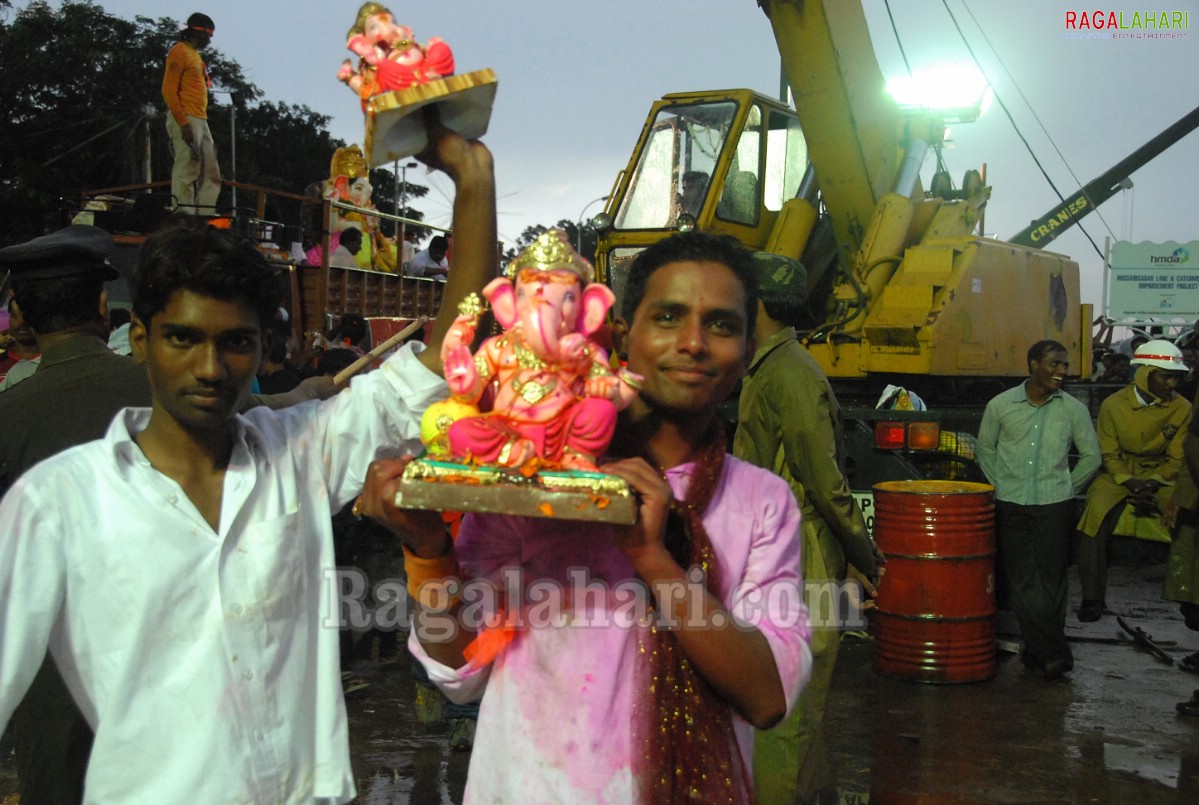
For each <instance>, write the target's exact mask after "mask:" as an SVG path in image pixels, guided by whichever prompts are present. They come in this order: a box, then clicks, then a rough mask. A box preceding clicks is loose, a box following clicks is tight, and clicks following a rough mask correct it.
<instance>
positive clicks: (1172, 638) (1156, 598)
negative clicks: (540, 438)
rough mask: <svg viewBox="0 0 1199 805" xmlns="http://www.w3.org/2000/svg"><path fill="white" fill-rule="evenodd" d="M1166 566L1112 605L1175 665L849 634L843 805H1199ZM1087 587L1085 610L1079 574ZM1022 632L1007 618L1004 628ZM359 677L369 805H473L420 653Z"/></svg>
mask: <svg viewBox="0 0 1199 805" xmlns="http://www.w3.org/2000/svg"><path fill="white" fill-rule="evenodd" d="M1163 560H1164V557H1162V555H1161V554H1160V553H1158V554H1156V555H1154V556H1151V557H1148V558H1145V557H1141V558H1139V559H1138V558H1134V560H1133V562H1132V563H1131V564H1125V565H1123V566H1119V567H1114V568H1112V571H1111V583H1110V588H1109V591H1108V605H1109V609H1110V610H1112V611H1113V612H1114V613H1119V614H1122V615H1123V616H1124V617H1125V619H1126V621H1128V622H1129V623H1130V625H1136V626H1141V627H1142V628H1143V629H1144V630H1145V631H1146V632H1148V633H1149V634H1151V635H1152V636H1153V637H1154V638H1155V640H1157V641H1158V642H1159V643H1161V644H1163V646H1164V648H1165V649H1166V651H1167V652H1168V653H1169V654H1170V656H1171V657H1172V658H1173V659H1174V663H1173V664H1171V665H1167V664H1166V663H1165V662H1163V661H1162V660H1159V659H1157V658H1155V657H1154V656H1152V655H1151V654H1149V653H1148V652H1146V651H1145V650H1143V649H1141V648H1138V647H1137V646H1136V645H1135V644H1134V643H1133V641H1132V640H1131V638H1129V637H1128V636H1127V635H1125V634H1124V633H1123V632H1122V631H1121V630H1120V628H1119V626H1118V625H1117V623H1116V619H1115V615H1114V614H1109V615H1106V616H1105V617H1104V618H1103V619H1102V620H1101V621H1099V622H1097V623H1091V624H1080V623H1079V622H1078V621H1077V619H1076V618H1075V617H1074V616H1073V614H1071V616H1070V617H1069V619H1068V634H1069V636H1070V638H1071V640H1072V645H1073V649H1074V656H1075V667H1074V670H1073V672H1071V673H1070V674H1069V675H1068V676H1067V677H1066V678H1064V679H1061V680H1056V681H1052V682H1051V681H1046V680H1044V679H1041V678H1037V677H1033V676H1030V675H1028V674H1026V673H1025V672H1024V670H1023V667H1022V666H1021V664H1020V661H1019V659H1018V658H1017V657H1016V656H1015V655H1014V654H1009V653H1004V652H1001V653H1000V658H999V663H998V673H997V674H996V676H995V677H994V678H993V679H990V680H988V681H985V682H976V683H969V684H956V685H929V684H921V683H916V682H907V681H901V680H895V679H889V678H886V677H883V676H881V675H879V674H878V673H876V672H875V671H874V669H873V665H872V643H871V642H870V641H869V640H866V641H861V640H847V641H846V642H845V643H844V644H843V646H842V651H841V655H840V659H839V661H838V665H837V678H836V680H835V682H834V686H833V691H832V694H831V697H830V701H829V713H828V732H829V735H830V740H831V745H832V750H833V759H834V763H835V766H836V773H837V783H838V787H839V790H840V798H841V802H843V803H866V802H871V803H883V804H884V805H889V804H890V803H901V804H902V803H929V804H931V805H943V804H945V805H948V804H950V803H1136V805H1157V804H1158V803H1197V802H1199V717H1195V716H1183V715H1178V714H1176V713H1175V710H1174V705H1175V703H1176V702H1180V701H1183V700H1186V699H1189V698H1190V697H1191V694H1192V692H1193V691H1194V690H1196V689H1197V688H1199V675H1195V674H1189V673H1186V672H1183V671H1181V670H1180V669H1179V668H1178V666H1177V660H1179V659H1181V658H1182V657H1184V656H1186V655H1187V654H1189V653H1191V652H1192V651H1195V650H1197V649H1199V633H1195V632H1189V631H1188V630H1187V629H1186V628H1185V626H1184V625H1183V623H1182V620H1181V617H1180V616H1179V615H1178V612H1177V607H1176V606H1175V605H1174V604H1171V603H1168V602H1165V601H1161V600H1160V590H1161V582H1162V576H1163V573H1164V564H1163V563H1162V562H1163ZM1072 586H1073V588H1074V590H1075V594H1074V600H1073V601H1072V607H1073V606H1076V605H1077V578H1076V577H1074V576H1073V574H1072ZM1071 612H1072V613H1073V609H1072V610H1071ZM1010 623H1011V619H1010V618H1009V617H1005V616H1004V615H1003V614H1001V617H1000V621H999V624H1000V631H1001V633H1003V632H1006V631H1008V630H1007V628H1006V627H1007V625H1008V624H1010ZM1001 643H1007V644H1009V645H1011V646H1014V645H1015V640H1014V639H1013V638H1011V637H1010V636H1005V635H1003V634H1001ZM351 669H352V670H353V671H354V672H355V673H356V674H358V675H359V676H361V677H362V678H364V679H365V680H366V681H368V682H370V685H369V687H367V688H365V689H364V690H362V691H360V692H359V693H356V694H353V695H352V696H351V697H350V699H349V700H348V708H349V712H350V735H351V743H352V754H353V759H354V772H355V775H356V777H357V780H358V790H359V798H358V802H360V803H369V804H370V805H390V804H391V803H396V804H397V805H398V804H399V803H415V804H416V805H426V803H428V804H430V805H442V804H450V803H459V802H461V800H462V787H463V784H464V782H465V777H466V770H467V765H468V763H469V752H453V751H451V750H450V748H449V727H448V725H447V724H444V723H435V724H430V725H426V724H422V723H420V722H419V721H418V720H417V717H416V709H415V705H414V701H415V684H414V682H413V680H412V678H411V676H410V675H409V672H408V662H407V657H402V659H401V660H400V661H398V662H392V663H381V662H378V661H370V660H367V661H360V662H356V663H354V664H353V665H352V666H351ZM14 790H15V781H14V779H13V774H12V764H11V761H10V760H9V759H3V760H0V800H3V799H4V797H5V795H7V794H11V792H13V791H14ZM534 805H535V804H534ZM762 805H774V804H773V803H762Z"/></svg>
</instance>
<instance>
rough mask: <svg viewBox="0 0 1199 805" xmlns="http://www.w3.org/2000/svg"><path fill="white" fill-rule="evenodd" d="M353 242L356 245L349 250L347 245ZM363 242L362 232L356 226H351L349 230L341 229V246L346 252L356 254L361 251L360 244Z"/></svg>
mask: <svg viewBox="0 0 1199 805" xmlns="http://www.w3.org/2000/svg"><path fill="white" fill-rule="evenodd" d="M354 240H357V241H358V245H357V246H356V247H355V248H353V249H351V248H350V247H349V245H348V243H352V242H353V241H354ZM364 240H365V238H363V236H362V230H361V229H359V228H358V227H356V226H352V227H350V228H349V229H343V230H342V232H341V241H340V243H341V245H342V246H345V247H346V251H348V252H351V253H353V254H357V253H358V252H359V251H361V250H362V243H363V241H364Z"/></svg>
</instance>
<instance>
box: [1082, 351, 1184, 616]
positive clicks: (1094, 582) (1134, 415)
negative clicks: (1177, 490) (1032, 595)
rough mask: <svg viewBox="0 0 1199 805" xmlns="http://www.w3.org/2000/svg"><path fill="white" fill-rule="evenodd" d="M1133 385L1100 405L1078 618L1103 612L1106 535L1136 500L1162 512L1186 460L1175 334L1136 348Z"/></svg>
mask: <svg viewBox="0 0 1199 805" xmlns="http://www.w3.org/2000/svg"><path fill="white" fill-rule="evenodd" d="M1132 364H1133V365H1134V366H1136V367H1137V370H1136V375H1135V376H1134V377H1133V382H1132V384H1131V385H1128V386H1125V387H1124V388H1122V389H1120V391H1117V392H1116V393H1115V394H1113V395H1112V396H1110V397H1108V398H1107V399H1106V400H1104V401H1103V405H1102V406H1100V408H1099V424H1098V429H1097V430H1098V433H1099V452H1100V454H1101V455H1102V457H1103V468H1102V469H1101V470H1100V472H1099V474H1098V475H1096V476H1095V480H1094V481H1093V482H1092V483H1091V487H1090V489H1088V490H1087V503H1086V508H1085V509H1084V510H1083V513H1082V519H1081V520H1080V521H1079V523H1078V531H1079V532H1080V536H1079V540H1078V542H1079V547H1078V575H1079V578H1080V580H1081V581H1082V599H1083V600H1082V605H1081V606H1080V607H1079V609H1078V619H1079V620H1080V621H1084V622H1088V621H1097V620H1099V619H1100V618H1101V617H1103V610H1104V596H1105V594H1106V592H1107V541H1108V538H1109V537H1110V536H1111V534H1112V531H1113V529H1114V528H1115V526H1116V522H1117V520H1118V519H1119V517H1120V515H1121V514H1122V513H1123V511H1124V504H1125V502H1128V503H1130V504H1131V505H1132V506H1133V508H1134V509H1135V511H1136V513H1137V514H1138V515H1141V516H1152V515H1155V514H1160V513H1162V512H1164V511H1165V510H1166V508H1167V506H1169V504H1170V502H1171V498H1172V497H1173V495H1174V485H1175V481H1176V480H1177V479H1178V472H1179V470H1180V469H1181V468H1182V455H1183V447H1182V445H1183V438H1184V437H1185V436H1186V430H1187V426H1188V425H1189V424H1190V422H1191V405H1190V402H1189V401H1187V400H1184V399H1182V398H1181V397H1179V396H1178V395H1177V394H1175V393H1174V386H1175V384H1177V382H1178V380H1179V379H1180V378H1181V377H1182V374H1183V372H1184V371H1185V368H1186V367H1185V366H1184V365H1183V363H1182V353H1181V352H1180V351H1179V349H1178V347H1176V346H1175V345H1174V344H1172V343H1170V342H1169V341H1161V340H1157V341H1148V342H1146V343H1144V344H1142V345H1141V346H1140V347H1138V348H1137V351H1136V354H1135V355H1134V356H1133V359H1132Z"/></svg>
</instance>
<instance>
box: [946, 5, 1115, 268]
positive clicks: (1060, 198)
mask: <svg viewBox="0 0 1199 805" xmlns="http://www.w3.org/2000/svg"><path fill="white" fill-rule="evenodd" d="M941 4H942V5H943V6H945V13H947V14H948V15H949V19H950V20H951V21H952V22H953V27H954V28H956V29H957V32H958V36H959V37H960V38H961V40H962V44H963V45H965V47H966V52H968V53H969V54H970V58H971V59H973V60H974V64H975V66H976V67H978V70H979V72H981V73H982V74H983V77H984V78H986V79H987V83H988V84H991V85H992V92H994V85H993V82H991V79H990V78H989V77H988V76H987V71H986V70H985V69H984V68H983V65H982V62H980V61H979V59H978V56H977V55H975V53H974V48H972V47H970V43H969V42H968V41H966V35H965V34H964V33H962V27H961V26H960V25H958V20H957V17H955V16H954V14H953V11H952V10H950V8H949V0H941ZM962 7H963V8H965V9H966V12H967V13H969V14H970V18H971V19H972V20H974V24H975V26H977V27H978V28H979V30H980V31H981V30H982V26H979V25H978V20H977V19H974V14H973V12H971V11H970V8H969V6H967V5H966V0H962ZM983 39H984V40H985V41H986V42H987V46H988V47H990V48H991V51H992V52H996V51H995V48H994V46H992V45H991V42H990V41H989V40H987V38H986V34H983ZM996 57H997V58H998V53H996ZM1000 64H1002V61H1001V62H1000ZM1003 69H1004V71H1005V72H1006V71H1007V67H1004V68H1003ZM1008 76H1009V77H1011V73H1010V72H1009V73H1008ZM1012 85H1013V86H1016V82H1015V80H1013V81H1012ZM1016 91H1017V93H1019V94H1020V97H1021V98H1022V99H1024V102H1025V104H1026V105H1028V107H1029V109H1030V110H1031V109H1032V106H1031V105H1029V104H1028V100H1027V98H1024V94H1023V93H1020V91H1019V87H1018V86H1017V90H1016ZM994 95H995V102H996V103H997V104H999V108H1000V109H1002V110H1003V113H1004V114H1005V115H1007V119H1008V122H1009V123H1011V124H1012V129H1013V130H1014V131H1015V132H1016V136H1017V137H1019V138H1020V142H1022V143H1024V147H1025V148H1026V149H1027V150H1028V155H1029V156H1030V157H1032V161H1033V163H1034V164H1036V166H1037V169H1038V170H1039V171H1041V175H1042V176H1044V177H1045V181H1046V182H1047V183H1048V184H1049V187H1050V188H1051V189H1052V190H1053V192H1054V193H1055V194H1056V195H1057V198H1058V201H1065V200H1066V199H1065V197H1064V196H1063V195H1062V193H1061V191H1060V190H1058V189H1057V185H1055V184H1054V183H1053V179H1051V178H1050V177H1049V173H1048V172H1047V171H1046V170H1045V166H1044V165H1042V164H1041V160H1039V159H1038V158H1037V155H1036V153H1035V152H1034V151H1033V149H1032V145H1031V144H1030V143H1029V142H1028V139H1027V138H1026V137H1025V136H1024V132H1022V131H1021V130H1020V127H1019V126H1018V125H1016V120H1015V118H1013V117H1012V112H1011V110H1010V109H1008V106H1007V104H1006V103H1004V102H1003V99H1002V98H1001V97H1000V96H999V93H998V92H994ZM1033 117H1034V118H1036V112H1035V111H1034V112H1033ZM1040 122H1041V121H1040V120H1039V119H1038V120H1037V123H1038V124H1040ZM1041 130H1042V131H1045V127H1044V126H1043V125H1042V126H1041ZM1045 136H1046V137H1049V141H1050V142H1051V143H1052V142H1053V138H1052V137H1050V136H1049V132H1048V131H1045ZM1054 149H1055V150H1057V146H1056V145H1054ZM1057 153H1058V156H1059V157H1062V153H1061V151H1058V152H1057ZM1062 161H1063V162H1065V157H1062ZM1069 167H1070V166H1069V164H1067V165H1066V168H1067V170H1069ZM1070 175H1071V176H1074V172H1073V171H1071V172H1070ZM1075 181H1078V179H1077V177H1075ZM1081 184H1082V183H1081V182H1079V185H1081ZM1100 220H1103V219H1102V216H1101V217H1100ZM1103 224H1104V226H1107V221H1104V222H1103ZM1077 226H1078V228H1079V230H1080V231H1081V232H1082V233H1083V234H1084V235H1086V238H1087V240H1088V241H1090V243H1091V247H1092V248H1093V249H1095V254H1097V255H1099V257H1100V259H1106V258H1105V257H1104V254H1103V250H1102V249H1100V248H1099V246H1098V244H1096V243H1095V241H1094V239H1093V238H1092V237H1091V234H1090V233H1089V232H1087V230H1086V229H1084V228H1083V226H1082V224H1081V223H1079V224H1077ZM1108 232H1111V227H1108Z"/></svg>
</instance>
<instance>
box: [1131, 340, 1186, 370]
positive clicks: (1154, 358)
mask: <svg viewBox="0 0 1199 805" xmlns="http://www.w3.org/2000/svg"><path fill="white" fill-rule="evenodd" d="M1132 363H1133V364H1136V365H1141V366H1154V367H1157V368H1158V369H1166V370H1168V371H1171V372H1185V371H1186V370H1187V367H1186V364H1185V363H1183V362H1182V350H1180V349H1179V348H1178V347H1177V346H1175V345H1174V343H1173V342H1170V341H1163V340H1160V339H1159V340H1156V341H1146V342H1145V343H1144V344H1141V345H1140V346H1139V347H1137V351H1136V354H1135V355H1133V356H1132Z"/></svg>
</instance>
